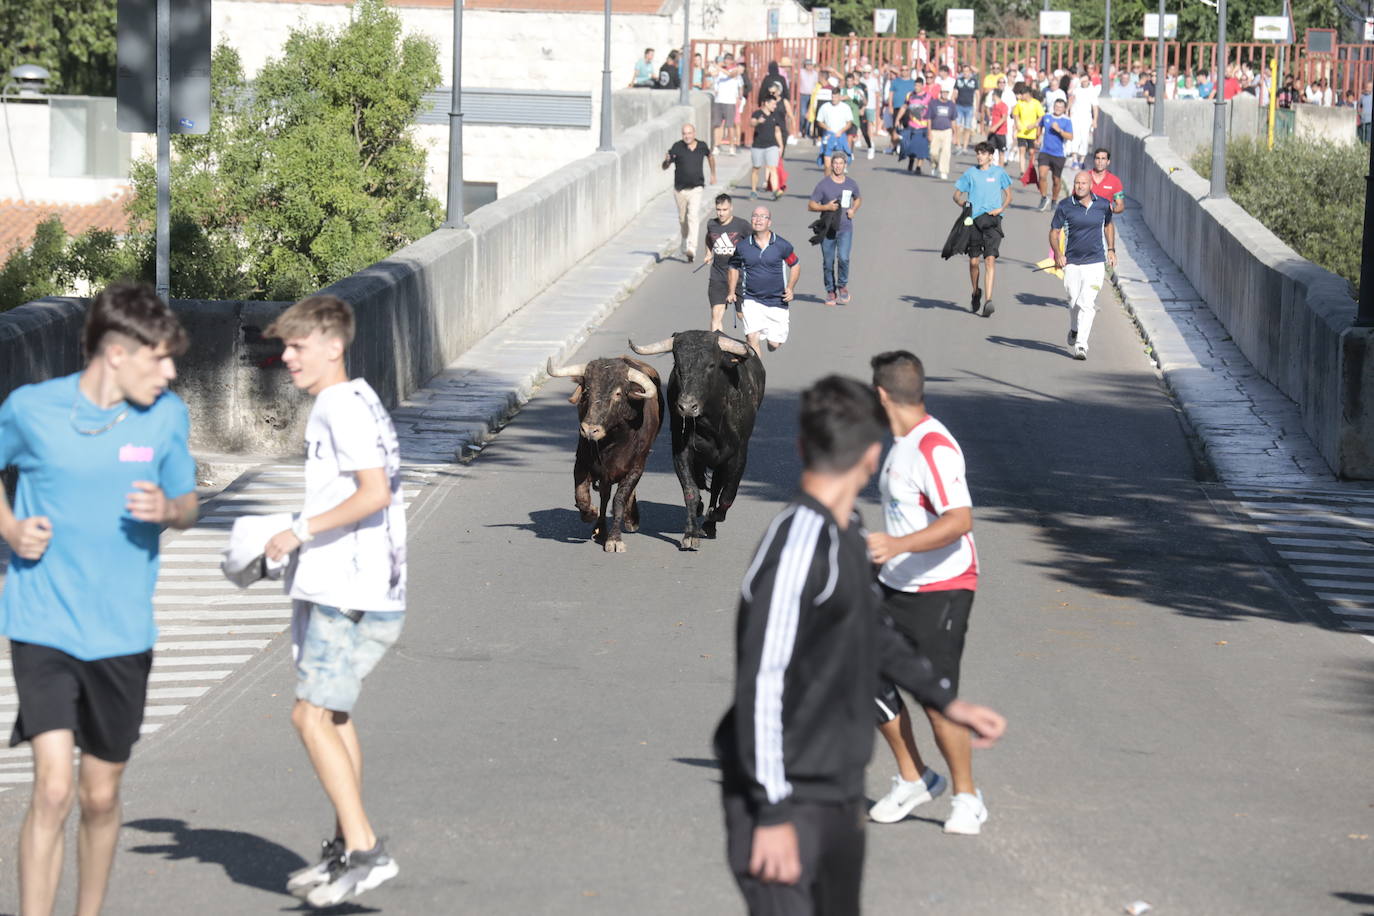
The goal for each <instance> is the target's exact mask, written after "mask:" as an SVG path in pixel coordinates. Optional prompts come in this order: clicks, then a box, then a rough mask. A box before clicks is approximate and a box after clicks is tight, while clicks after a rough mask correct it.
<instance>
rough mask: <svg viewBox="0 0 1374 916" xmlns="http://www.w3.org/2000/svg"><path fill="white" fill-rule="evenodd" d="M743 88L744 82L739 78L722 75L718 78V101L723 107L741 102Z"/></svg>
mask: <svg viewBox="0 0 1374 916" xmlns="http://www.w3.org/2000/svg"><path fill="white" fill-rule="evenodd" d="M743 87H744V81H743V80H741V79H740V78H739V77H738V76H729V75H726V74H724V73H722V75H721V76H719V77H717V78H716V101H717V102H718V103H720V104H721V105H733V104H735V103H736V102H738V101H739V92H740V89H742V88H743Z"/></svg>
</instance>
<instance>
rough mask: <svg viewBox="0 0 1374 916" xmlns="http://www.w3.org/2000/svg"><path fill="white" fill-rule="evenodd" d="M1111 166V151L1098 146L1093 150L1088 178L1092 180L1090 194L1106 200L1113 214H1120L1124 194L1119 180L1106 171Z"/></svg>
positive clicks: (1124, 204)
mask: <svg viewBox="0 0 1374 916" xmlns="http://www.w3.org/2000/svg"><path fill="white" fill-rule="evenodd" d="M1111 164H1112V154H1111V151H1110V150H1108V149H1107V148H1106V147H1105V146H1099V147H1098V148H1097V149H1095V150H1093V167H1092V170H1091V171H1090V172H1089V173H1088V177H1089V178H1091V179H1092V192H1093V193H1094V194H1096V195H1097V196H1098V197H1101V198H1104V199H1106V200H1107V201H1108V202H1109V203H1110V204H1111V205H1112V212H1113V213H1122V212H1124V211H1125V209H1126V192H1125V190H1124V189H1123V188H1122V186H1121V179H1120V178H1118V177H1116V176H1115V175H1113V174H1112V173H1111V172H1109V171H1107V169H1108V168H1109V167H1110V166H1111Z"/></svg>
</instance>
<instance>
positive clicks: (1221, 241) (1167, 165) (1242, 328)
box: [1095, 101, 1374, 479]
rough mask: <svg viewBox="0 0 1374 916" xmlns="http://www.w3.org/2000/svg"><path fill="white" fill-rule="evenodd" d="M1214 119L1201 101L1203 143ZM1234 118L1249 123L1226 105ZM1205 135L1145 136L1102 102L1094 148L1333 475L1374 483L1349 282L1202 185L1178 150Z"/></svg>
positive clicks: (1373, 407) (1373, 421)
mask: <svg viewBox="0 0 1374 916" xmlns="http://www.w3.org/2000/svg"><path fill="white" fill-rule="evenodd" d="M1128 104H1129V103H1128ZM1177 104H1179V105H1183V106H1186V105H1189V104H1193V103H1189V102H1180V103H1177ZM1233 104H1234V103H1233ZM1138 107H1140V108H1141V109H1142V115H1141V116H1142V117H1143V108H1144V105H1143V104H1141V105H1139V106H1138ZM1173 107H1174V106H1173V105H1169V106H1166V115H1168V114H1170V113H1171V112H1170V109H1172V108H1173ZM1211 117H1212V106H1211V105H1202V106H1200V107H1199V109H1198V114H1197V118H1198V120H1199V121H1200V122H1203V123H1205V133H1206V135H1207V136H1208V137H1209V138H1210V128H1211ZM1232 120H1233V122H1235V123H1242V122H1244V121H1247V120H1248V118H1245V117H1242V115H1241V114H1238V113H1234V112H1233V114H1232ZM1170 123H1171V119H1170V118H1168V117H1166V127H1167V125H1168V124H1170ZM1173 123H1175V124H1177V122H1176V121H1175V122H1173ZM1203 132H1204V130H1203V127H1202V126H1200V125H1199V124H1189V125H1188V126H1187V128H1186V129H1185V128H1183V127H1179V128H1178V138H1177V139H1175V140H1173V141H1171V140H1170V139H1168V138H1164V137H1159V138H1151V137H1150V136H1149V128H1147V127H1146V126H1144V125H1143V124H1142V123H1141V122H1140V121H1139V120H1137V118H1136V116H1135V115H1134V114H1133V112H1132V110H1131V109H1130V108H1128V107H1127V106H1126V105H1123V104H1122V103H1120V102H1113V101H1104V102H1103V103H1102V105H1101V117H1100V120H1099V129H1098V132H1097V134H1096V136H1095V143H1096V144H1098V145H1102V146H1106V147H1107V148H1108V149H1110V150H1111V152H1112V170H1113V171H1114V172H1116V173H1117V174H1118V175H1120V176H1121V179H1122V181H1123V182H1124V183H1125V186H1126V193H1127V195H1129V196H1130V197H1131V198H1133V199H1135V200H1137V201H1139V202H1140V205H1141V207H1142V208H1143V212H1144V215H1145V222H1146V223H1147V225H1149V227H1150V231H1151V232H1153V233H1154V236H1155V238H1156V239H1158V240H1159V243H1160V245H1161V246H1162V247H1163V248H1164V250H1165V251H1166V252H1168V254H1169V257H1170V258H1172V259H1173V261H1174V263H1175V264H1177V265H1178V266H1179V268H1180V269H1182V270H1183V272H1184V273H1185V274H1186V275H1187V277H1188V280H1189V281H1190V282H1191V283H1192V284H1193V286H1194V288H1196V289H1197V291H1198V293H1199V294H1200V295H1202V296H1203V298H1204V299H1206V301H1207V304H1208V305H1209V306H1210V307H1211V309H1212V311H1213V312H1214V313H1215V314H1216V316H1217V318H1218V319H1219V320H1220V321H1221V323H1222V324H1223V325H1225V327H1226V329H1227V330H1228V331H1229V332H1230V333H1231V335H1232V337H1233V338H1234V339H1235V341H1236V344H1237V345H1238V346H1239V347H1240V349H1241V351H1242V352H1243V353H1244V354H1245V356H1246V358H1247V359H1249V360H1250V362H1251V363H1252V364H1253V365H1254V366H1255V368H1256V370H1258V371H1259V373H1260V374H1261V375H1263V376H1264V377H1265V378H1266V379H1268V380H1269V381H1270V382H1272V383H1273V384H1274V385H1276V386H1277V387H1278V388H1279V389H1280V390H1281V391H1283V392H1284V393H1285V394H1286V395H1288V396H1289V397H1290V398H1292V399H1293V400H1294V401H1296V402H1297V404H1298V405H1299V407H1301V409H1302V417H1303V427H1304V429H1305V430H1306V432H1307V434H1308V435H1309V436H1311V438H1312V440H1313V442H1314V443H1315V444H1316V445H1317V448H1318V449H1319V450H1320V451H1321V453H1322V456H1323V457H1324V458H1325V459H1326V461H1327V463H1328V464H1330V465H1331V468H1332V470H1334V471H1335V472H1336V473H1338V474H1340V475H1341V476H1343V477H1348V478H1357V479H1374V396H1371V398H1369V399H1366V398H1364V397H1363V392H1364V391H1365V390H1369V391H1371V392H1374V342H1372V341H1374V334H1372V333H1371V330H1370V329H1364V328H1352V327H1351V326H1350V325H1351V322H1352V321H1353V320H1354V317H1355V311H1356V303H1355V300H1354V299H1353V298H1352V297H1351V294H1350V286H1349V284H1348V283H1346V281H1345V280H1343V279H1342V278H1340V277H1338V276H1336V275H1335V274H1333V273H1331V272H1330V271H1328V270H1324V269H1323V268H1321V267H1318V266H1317V265H1315V264H1313V263H1312V262H1311V261H1308V260H1306V259H1304V258H1302V257H1300V256H1299V255H1298V254H1297V252H1295V251H1293V249H1291V248H1289V247H1288V246H1287V245H1285V244H1284V243H1283V242H1281V241H1280V240H1279V239H1278V237H1277V236H1275V235H1274V234H1273V233H1272V232H1270V231H1269V230H1268V229H1266V228H1265V227H1264V226H1263V225H1262V224H1261V223H1260V222H1259V221H1258V220H1257V219H1255V218H1254V217H1252V216H1250V214H1248V213H1246V212H1245V211H1244V210H1243V209H1241V207H1240V206H1239V205H1237V204H1236V203H1235V202H1234V201H1231V200H1229V199H1226V200H1212V199H1210V198H1209V197H1208V190H1209V187H1208V182H1207V181H1206V180H1205V179H1203V178H1202V177H1201V176H1199V175H1198V174H1197V173H1196V172H1194V171H1193V170H1192V168H1191V167H1190V166H1189V164H1188V161H1187V159H1186V157H1185V156H1183V155H1180V153H1179V152H1178V151H1177V149H1176V148H1175V145H1176V144H1178V143H1179V142H1180V141H1182V142H1184V144H1185V145H1186V142H1187V141H1186V140H1183V138H1186V137H1188V136H1190V135H1194V134H1200V133H1203ZM1190 152H1191V150H1190ZM1352 231H1353V230H1352Z"/></svg>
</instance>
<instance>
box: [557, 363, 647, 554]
mask: <svg viewBox="0 0 1374 916" xmlns="http://www.w3.org/2000/svg"><path fill="white" fill-rule="evenodd" d="M548 372H549V375H550V376H552V377H554V378H571V379H573V380H574V381H576V382H577V388H576V390H574V391H573V395H572V397H571V398H569V399H568V400H569V401H571V402H572V403H574V404H576V405H577V419H578V421H579V433H580V434H579V436H578V439H577V459H576V462H575V463H574V465H573V495H574V499H575V501H576V503H577V509H578V511H579V512H581V513H582V521H584V522H591V521H595V522H596V523H597V525H596V530H597V532H599V533H600V535H601V538H602V541H603V543H604V546H605V549H606V550H608V551H611V552H613V553H624V552H625V544H624V543H623V542H622V541H621V540H620V532H621V530H622V528H623V530H625V531H637V530H639V501H638V500H637V499H636V498H635V486H636V485H637V484H638V483H639V478H640V477H642V476H643V475H644V462H645V461H647V460H648V458H649V451H650V450H651V449H652V448H653V445H654V439H656V438H658V430H659V427H660V426H661V425H662V423H663V395H662V393H661V392H660V390H659V389H660V385H659V380H658V372H657V371H656V370H655V369H654V367H653V366H650V365H649V364H648V363H643V362H640V361H639V360H637V359H630V358H629V357H628V356H619V357H616V358H614V359H594V360H592V361H591V362H589V363H584V364H583V365H580V366H568V367H566V368H563V369H558V368H556V367H555V366H554V364H553V360H549V363H548ZM616 484H619V487H618V488H617V489H616V493H615V503H614V505H613V506H612V511H611V518H610V524H609V525H608V524H607V518H606V505H607V503H608V502H609V501H610V499H611V488H612V487H614V486H615V485H616ZM593 487H595V488H596V490H597V492H599V493H600V494H601V510H600V511H599V512H598V511H597V510H595V509H593V508H592V492H591V491H592V488H593Z"/></svg>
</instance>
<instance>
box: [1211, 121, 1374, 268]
mask: <svg viewBox="0 0 1374 916" xmlns="http://www.w3.org/2000/svg"><path fill="white" fill-rule="evenodd" d="M1192 164H1193V168H1194V169H1195V170H1196V171H1197V173H1198V174H1199V175H1201V176H1202V177H1204V178H1208V177H1210V176H1211V174H1212V149H1211V147H1210V146H1208V147H1204V148H1202V149H1199V150H1198V151H1197V152H1196V153H1195V154H1194V155H1193V163H1192ZM1368 171H1369V148H1368V147H1365V146H1362V145H1360V144H1358V143H1356V144H1335V143H1325V142H1318V141H1313V140H1300V139H1296V138H1287V139H1284V140H1281V141H1278V142H1276V143H1275V144H1274V148H1273V149H1272V150H1270V149H1267V148H1266V145H1265V143H1264V141H1262V140H1254V139H1251V138H1240V139H1236V140H1232V141H1231V142H1230V143H1228V144H1227V145H1226V188H1227V191H1228V192H1229V193H1230V195H1231V198H1232V199H1233V200H1234V201H1235V202H1236V203H1238V204H1240V205H1241V206H1242V207H1244V208H1245V210H1246V212H1247V213H1249V214H1250V215H1251V216H1253V217H1255V219H1257V220H1259V221H1260V222H1261V223H1263V224H1264V225H1265V227H1266V228H1268V229H1269V231H1270V232H1272V233H1274V234H1275V235H1277V236H1278V237H1279V238H1280V239H1282V240H1283V242H1284V244H1286V245H1288V246H1289V247H1291V248H1292V249H1293V250H1294V251H1296V252H1297V253H1298V254H1300V255H1302V256H1303V257H1304V258H1307V259H1308V260H1309V261H1312V262H1313V263H1314V264H1319V265H1321V266H1322V267H1325V268H1326V269H1327V270H1329V271H1331V272H1332V273H1334V274H1337V275H1339V276H1341V277H1344V278H1345V279H1346V280H1349V281H1350V284H1351V285H1352V286H1354V287H1356V289H1357V291H1358V287H1359V282H1360V245H1361V237H1362V232H1361V228H1362V227H1363V226H1364V198H1365V173H1366V172H1368Z"/></svg>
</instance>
